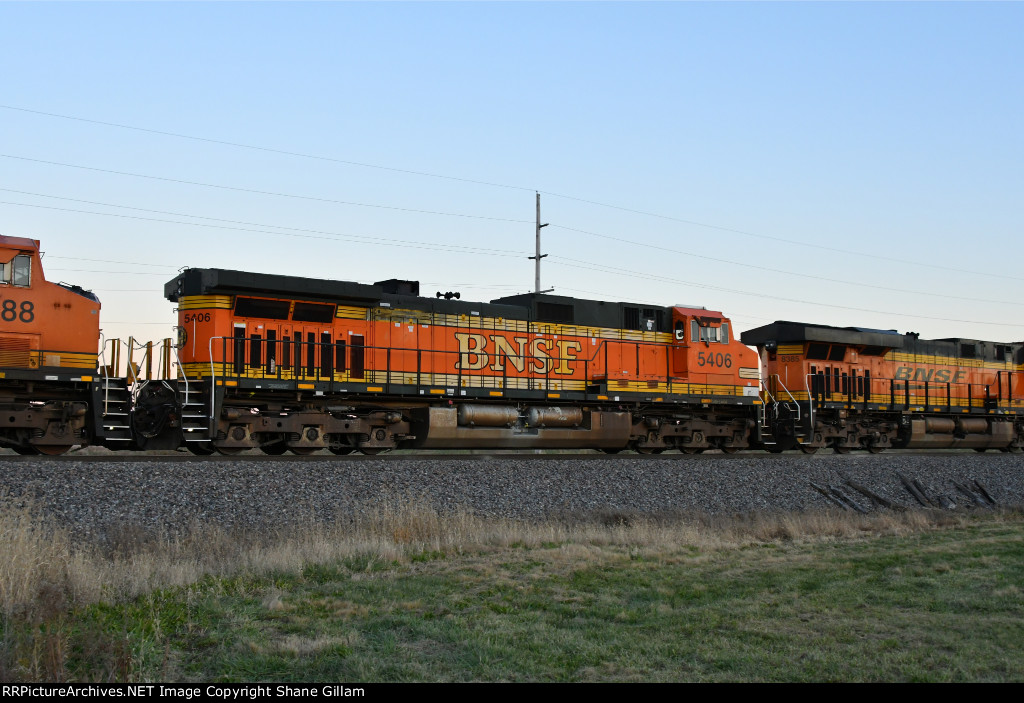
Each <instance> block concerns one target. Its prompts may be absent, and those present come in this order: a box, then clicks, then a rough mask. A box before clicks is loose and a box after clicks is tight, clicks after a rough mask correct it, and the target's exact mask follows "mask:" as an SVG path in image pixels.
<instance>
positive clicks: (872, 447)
mask: <svg viewBox="0 0 1024 703" xmlns="http://www.w3.org/2000/svg"><path fill="white" fill-rule="evenodd" d="M885 449H886V448H885V447H879V446H876V445H874V444H869V445H868V453H869V454H881V453H882V452H884V451H885Z"/></svg>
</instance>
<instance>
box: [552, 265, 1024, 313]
mask: <svg viewBox="0 0 1024 703" xmlns="http://www.w3.org/2000/svg"><path fill="white" fill-rule="evenodd" d="M551 259H552V261H553V262H556V263H561V264H562V266H569V267H571V268H578V269H584V270H586V271H597V272H600V273H604V274H609V273H610V274H613V275H616V276H629V277H630V278H633V279H636V278H642V279H645V280H648V281H658V282H661V283H671V284H672V285H676V286H681V287H684V288H702V289H705V290H715V291H721V292H724V293H734V294H736V295H743V296H749V297H755V298H760V299H769V300H781V301H783V302H787V303H798V304H801V305H816V306H819V307H825V308H834V309H836V310H854V311H856V312H870V313H873V314H878V315H895V316H897V317H909V318H913V319H916V320H939V321H941V322H962V323H965V324H971V325H992V326H996V327H1015V328H1018V329H1020V328H1024V325H1022V324H1020V323H1013V322H989V321H986V320H978V319H973V320H958V319H954V318H950V317H932V316H928V315H914V314H911V313H903V312H894V311H892V310H874V309H871V308H858V307H854V306H851V305H836V304H834V303H820V302H817V301H813V300H801V299H799V298H787V297H785V296H780V295H770V294H767V293H765V292H764V291H747V290H740V289H737V288H727V287H725V286H716V285H711V284H709V283H700V282H697V281H692V280H685V281H684V280H680V279H678V278H670V277H668V276H658V275H656V274H650V273H646V272H643V271H630V270H628V269H623V268H619V267H617V266H606V265H603V264H595V263H592V262H589V261H580V260H579V259H570V258H567V257H564V256H554V255H552V256H551Z"/></svg>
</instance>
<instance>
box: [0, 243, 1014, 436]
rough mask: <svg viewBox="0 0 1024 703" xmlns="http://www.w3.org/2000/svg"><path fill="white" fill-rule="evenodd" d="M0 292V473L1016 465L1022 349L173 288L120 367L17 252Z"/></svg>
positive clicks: (268, 286) (2, 264) (215, 283)
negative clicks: (560, 456)
mask: <svg viewBox="0 0 1024 703" xmlns="http://www.w3.org/2000/svg"><path fill="white" fill-rule="evenodd" d="M0 279H2V280H0V296H2V297H0V446H6V447H10V448H12V449H14V450H15V451H18V452H21V453H45V454H58V453H62V452H64V451H67V450H68V449H69V448H70V447H71V446H73V445H85V444H99V445H103V446H107V447H110V448H112V449H174V448H178V447H181V446H184V447H187V448H188V449H190V450H191V451H193V452H194V453H196V454H210V453H213V452H221V453H224V454H232V453H237V452H240V451H243V450H246V449H255V448H258V449H261V450H262V451H264V452H266V453H268V454H280V453H283V452H285V451H291V452H293V453H296V454H308V453H311V452H314V451H317V450H320V449H328V450H330V451H332V452H334V453H336V454H347V453H350V452H353V451H360V452H362V453H364V454H375V453H378V452H380V451H384V450H388V449H394V448H423V449H441V448H569V449H572V448H578V449H582V448H592V449H601V450H604V451H607V452H617V451H620V450H623V449H633V450H635V451H638V452H642V453H656V452H661V451H664V450H667V449H672V450H679V451H682V452H685V453H698V452H701V451H704V450H706V449H721V450H723V451H725V452H733V451H737V450H738V449H742V448H761V449H767V450H769V451H783V450H785V449H793V448H799V449H802V450H804V451H806V452H812V451H815V450H817V449H818V448H820V447H833V448H834V449H835V450H836V451H838V452H846V451H849V450H851V449H855V448H859V449H867V450H869V451H881V450H882V449H885V448H887V447H911V448H913V447H973V448H976V449H987V448H999V449H1004V450H1009V449H1016V448H1019V447H1021V446H1022V444H1024V345H1021V344H995V343H991V342H982V341H976V340H963V339H951V340H937V341H925V340H919V339H917V337H916V336H915V335H899V334H896V333H894V332H886V331H874V330H864V329H839V328H834V327H826V326H821V325H808V324H800V323H789V322H777V323H774V324H772V325H767V326H765V327H761V328H758V329H755V330H750V331H748V332H746V333H744V335H743V336H742V342H743V343H741V342H740V341H738V340H737V338H736V334H735V331H734V329H733V327H732V325H731V324H730V321H729V319H728V318H726V317H724V316H723V315H722V313H720V312H716V311H712V310H707V309H704V308H697V307H690V306H672V307H652V306H650V305H639V304H632V303H622V302H603V301H596V300H580V299H574V298H567V297H562V296H553V295H545V294H525V295H518V296H511V297H506V298H500V299H498V300H494V301H491V302H490V303H473V302H467V301H463V300H460V299H457V297H456V296H455V295H453V294H446V295H444V296H442V295H441V294H440V293H438V294H437V296H435V297H423V296H420V295H419V285H418V284H417V283H416V282H413V281H402V280H388V281H381V282H379V283H376V284H373V285H365V284H359V283H351V282H344V281H324V280H312V279H306V278H297V277H290V276H278V275H266V274H254V273H245V272H240V271H229V270H222V269H188V270H186V271H184V272H183V273H181V274H179V275H178V276H176V277H175V278H174V279H173V280H171V281H170V282H168V283H167V285H166V286H165V290H164V293H165V296H166V297H167V299H168V300H170V301H172V302H174V303H176V304H177V306H178V316H179V325H178V331H179V334H178V339H177V340H176V341H175V342H173V343H172V342H171V340H165V342H164V343H163V344H162V345H158V346H157V347H153V346H152V345H145V346H143V347H140V348H141V349H142V354H143V357H142V359H141V360H140V362H139V363H136V362H135V360H134V354H135V351H136V345H135V343H134V342H129V343H128V349H127V356H128V358H127V361H126V363H125V364H123V365H122V363H121V361H120V360H119V356H120V355H121V345H120V344H119V342H118V341H117V340H111V341H108V342H107V343H104V344H100V341H101V340H100V338H99V327H98V325H99V321H98V318H99V315H98V313H99V302H98V301H97V300H96V298H95V296H93V295H92V294H91V293H88V292H87V291H83V290H81V289H80V288H77V287H75V286H66V285H64V284H60V285H57V284H52V283H48V282H46V281H45V279H44V278H43V272H42V266H41V261H40V255H39V243H38V242H36V241H34V240H27V239H17V238H12V237H0ZM744 343H746V344H750V345H753V346H756V347H757V350H758V351H757V352H755V351H754V350H752V349H750V348H748V347H747V346H745V345H744ZM97 349H99V355H97ZM157 357H159V358H157ZM759 357H760V358H759ZM175 360H176V362H177V370H176V372H173V373H172V368H173V367H174V364H172V362H173V361H175ZM154 364H157V365H158V370H157V371H156V373H154V371H153V366H154ZM122 366H126V367H127V371H126V372H124V373H120V374H119V373H118V369H120V368H122Z"/></svg>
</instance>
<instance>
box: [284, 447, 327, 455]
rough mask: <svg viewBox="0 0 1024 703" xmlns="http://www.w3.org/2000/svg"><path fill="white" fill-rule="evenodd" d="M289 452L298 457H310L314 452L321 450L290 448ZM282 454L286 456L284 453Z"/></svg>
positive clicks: (314, 448)
mask: <svg viewBox="0 0 1024 703" xmlns="http://www.w3.org/2000/svg"><path fill="white" fill-rule="evenodd" d="M288 451H290V452H291V453H292V454H296V455H298V456H309V455H310V454H313V453H314V452H318V451H320V449H319V448H318V447H288ZM281 453H282V454H284V452H281Z"/></svg>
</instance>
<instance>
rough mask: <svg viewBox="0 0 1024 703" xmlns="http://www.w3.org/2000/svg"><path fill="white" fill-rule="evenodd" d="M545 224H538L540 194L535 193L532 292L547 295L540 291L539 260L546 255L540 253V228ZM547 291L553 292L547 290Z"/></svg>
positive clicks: (545, 224)
mask: <svg viewBox="0 0 1024 703" xmlns="http://www.w3.org/2000/svg"><path fill="white" fill-rule="evenodd" d="M547 226H548V225H547V223H544V224H541V223H540V193H537V255H536V256H531V257H530V258H531V259H533V260H534V261H536V262H537V263H536V264H534V276H533V292H534V293H547V292H548V291H546V290H544V291H542V290H541V289H540V260H541V259H543V258H544V257H545V256H547V254H541V253H540V228H541V227H547ZM548 290H554V289H553V288H549V289H548Z"/></svg>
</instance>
